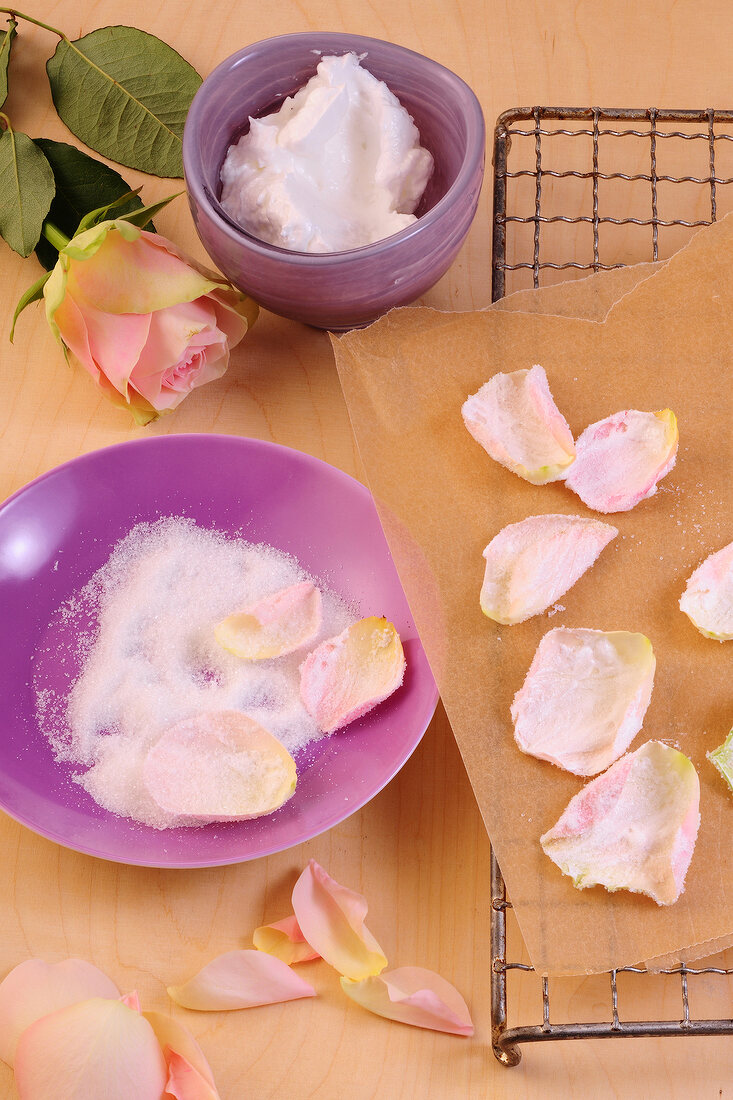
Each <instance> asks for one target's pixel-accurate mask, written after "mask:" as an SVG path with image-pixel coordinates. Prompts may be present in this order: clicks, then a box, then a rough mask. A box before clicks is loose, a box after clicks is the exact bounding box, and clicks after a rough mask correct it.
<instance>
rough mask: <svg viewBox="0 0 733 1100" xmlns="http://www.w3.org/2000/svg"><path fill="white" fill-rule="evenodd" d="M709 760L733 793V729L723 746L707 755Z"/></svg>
mask: <svg viewBox="0 0 733 1100" xmlns="http://www.w3.org/2000/svg"><path fill="white" fill-rule="evenodd" d="M707 757H708V760H709V761H710V763H711V764H713V765H714V766H715V767H716V768H717V769H718V771H719V772H720V774H721V775H722V776H723V779H724V780H725V781H726V783H727V784H728V786H729V787H730V789H731V790H732V791H733V729H732V730H731V731H730V733H729V734H728V736H727V737H726V739H725V741H724V742H723V744H722V745H720V746H719V747H718V748H717V749H713V751H712V752H709V753H708V754H707Z"/></svg>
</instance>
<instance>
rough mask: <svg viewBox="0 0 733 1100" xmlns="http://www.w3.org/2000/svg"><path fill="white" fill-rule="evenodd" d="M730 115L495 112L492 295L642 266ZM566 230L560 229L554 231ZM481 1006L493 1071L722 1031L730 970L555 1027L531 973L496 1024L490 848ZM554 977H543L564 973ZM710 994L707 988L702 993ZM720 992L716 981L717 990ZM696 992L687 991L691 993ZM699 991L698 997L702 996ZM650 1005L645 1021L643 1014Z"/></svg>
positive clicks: (717, 179)
mask: <svg viewBox="0 0 733 1100" xmlns="http://www.w3.org/2000/svg"><path fill="white" fill-rule="evenodd" d="M730 184H733V111H720V110H715V109H713V108H709V109H706V110H703V111H687V110H684V111H683V110H680V111H674V110H662V109H657V108H650V109H648V110H631V109H604V108H600V107H570V108H557V107H533V108H519V109H516V110H512V111H507V112H506V113H504V114H503V115H501V116H500V118H499V119H498V122H497V125H496V130H495V135H494V225H493V267H492V300H493V301H496V300H497V299H499V298H502V297H504V295H505V294H507V293H510V292H512V291H514V290H519V289H523V288H525V287H528V286H534V287H539V286H542V285H547V284H549V283H552V282H559V281H561V280H564V279H567V278H573V277H575V278H579V277H583V276H586V275H588V274H591V273H592V272H595V271H607V270H610V269H612V268H618V267H625V266H627V265H628V264H630V263H636V262H642V261H650V260H651V261H656V260H660V259H664V258H666V257H667V256H669V255H671V254H672V253H673V252H675V251H676V250H677V249H678V248H679V247H680V246H681V245H682V244H684V243H685V240H686V239H687V238H688V237H689V235H690V234H691V233H692V232H693V231H694V230H695V229H696V228H698V227H700V226H704V225H710V224H711V222H714V221H716V220H717V218H719V217H721V216H722V215H723V214H725V213H728V212H729V211H730V210H733V187H730V186H729V185H730ZM570 226H572V227H574V228H573V229H572V230H571V231H568V227H570ZM491 899H492V901H491V905H492V912H491V959H492V973H491V1002H492V1006H491V1007H492V1029H493V1035H492V1043H493V1049H494V1054H495V1055H496V1057H497V1059H498V1060H499V1061H500V1062H501V1063H502V1064H503V1065H505V1066H515V1065H517V1064H518V1063H519V1061H520V1059H521V1051H520V1047H519V1044H521V1043H536V1042H545V1041H548V1040H558V1039H585V1038H596V1039H610V1038H625V1037H637V1038H638V1037H654V1036H668V1035H674V1036H683V1035H688V1036H689V1035H728V1034H730V1035H733V1019H708V1018H704V1015H703V1014H702V1013H700V1014H694V1013H692V1012H691V1008H690V999H691V981H692V982H694V981H698V982H699V981H701V980H703V981H707V979H706V976H708V977H709V979H710V980H712V979H713V978H715V979H717V980H718V981H722V979H724V978H726V977H730V976H732V975H733V969H730V968H728V967H726V966H725V965H723V964H722V960H721V964H720V965H705V966H698V967H691V966H685V965H680V966H677V967H673V968H671V969H666V970H662V971H659V972H656V971H655V972H654V973H655V974H657V973H659V974H661V975H663V976H664V980H665V981H674V982H679V997H680V999H679V1001H678V1002H677V1007H676V1008H675V1009H674V1011H673V1016H674V1018H672V1019H652V1018H649V1019H642V1020H632V1021H626V1020H624V1019H621V1018H620V1015H619V976H625V975H645V976H646V977H645V979H644V980H645V981H646V982H647V983H650V982H651V981H652V980H653V979H652V976H651V973H650V972H649V971H647V970H646V968H645V967H643V966H633V967H621V968H619V969H618V970H613V971H611V972H610V973H609V974H608V975H606V976H604V977H603V978H602V979H601V978H599V980H603V981H604V982H606V981H607V983H608V986H607V997H608V1000H607V1002H606V1003H607V1005H608V1011H607V1012H605V1010H604V1012H603V1019H601V1020H589V1021H585V1022H580V1021H578V1022H556V1020H555V1019H554V1016H555V1014H554V1012H552V1011H551V1004H550V980H548V979H547V978H544V977H543V978H541V979H539V982H541V1004H542V1022H541V1023H538V1024H526V1025H513V1024H512V1026H509V1024H510V1021H509V1020H508V1009H507V1004H508V978H509V975H510V974H511V973H514V974H517V973H519V974H522V973H532V972H533V967H532V966H530V965H529V964H528V963H524V962H512V961H509V960H508V958H507V916H508V913H509V911H510V910H511V902H510V901H509V900H508V898H507V896H506V888H505V884H504V879H503V877H502V874H501V870H500V868H499V865H498V863H497V861H496V859H495V857H494V854H493V851H492V853H491ZM567 980H568V979H553V982H554V981H567ZM703 992H704V993H705V994H707V995H709V994H710V988H709V984H706V986H705V989H704V991H703ZM723 992H724V994H726V995H727V993H728V989H727V984H726V987H725V989H724V990H723ZM704 999H705V998H704V997H703V998H701V1001H702V1000H704ZM709 999H712V998H710V997H709ZM651 1014H652V1013H651V1012H650V1016H651Z"/></svg>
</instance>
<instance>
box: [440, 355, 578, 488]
mask: <svg viewBox="0 0 733 1100" xmlns="http://www.w3.org/2000/svg"><path fill="white" fill-rule="evenodd" d="M461 413H462V415H463V421H464V423H465V425H466V427H467V428H468V430H469V432H470V433H471V435H472V436H473V438H474V439H475V440H476V441H477V443H480V444H481V446H482V447H483V448H484V450H485V451H486V452H487V453H488V454H489V455H491V457H492V458H493V459H495V460H496V461H497V462H500V463H501V465H502V466H506V468H507V469H508V470H511V471H512V473H515V474H518V475H519V477H522V478H524V480H525V481H529V482H531V483H532V484H533V485H546V484H547V483H548V482H550V481H557V480H558V479H559V478H562V477H564V476H565V472H566V471H567V469H568V467H569V466H570V464H571V462H572V461H573V459H574V458H575V443H574V442H573V435H572V432H571V431H570V428H569V427H568V423H567V421H566V419H565V417H564V416H563V415H562V413H561V412H560V410H559V409H558V407H557V405H556V404H555V402H554V401H553V399H552V394H551V393H550V387H549V384H548V381H547V375H546V374H545V371H544V368H543V367H541V366H539V364H536V365H535V366H533V367H532V368H531V369H530V370H515V371H512V372H511V374H501V373H500V374H495V375H494V376H493V378H490V379H489V381H488V382H486V383H484V385H483V386H482V387H481V389H480V390H479V391H478V392H477V393H474V394H473V395H472V396H471V397H469V398H468V400H467V401H466V402H465V403H464V405H463V408H462V409H461Z"/></svg>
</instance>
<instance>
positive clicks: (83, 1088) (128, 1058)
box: [15, 998, 168, 1100]
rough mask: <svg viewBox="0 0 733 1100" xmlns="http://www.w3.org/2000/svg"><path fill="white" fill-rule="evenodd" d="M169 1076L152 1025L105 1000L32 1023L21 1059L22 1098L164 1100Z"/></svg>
mask: <svg viewBox="0 0 733 1100" xmlns="http://www.w3.org/2000/svg"><path fill="white" fill-rule="evenodd" d="M167 1077H168V1072H167V1069H166V1064H165V1059H164V1058H163V1053H162V1051H161V1049H160V1046H159V1044H158V1040H157V1039H156V1037H155V1033H154V1031H153V1029H152V1027H151V1026H150V1024H149V1023H148V1021H147V1020H146V1019H144V1017H143V1016H141V1015H140V1014H139V1013H138V1012H134V1011H133V1010H132V1009H130V1008H128V1007H127V1006H126V1005H124V1004H122V1002H121V1001H112V1000H102V999H100V998H94V999H92V1000H88V1001H81V1002H79V1003H78V1004H74V1005H69V1006H68V1007H67V1008H62V1009H60V1010H59V1011H58V1012H53V1013H51V1015H50V1016H43V1017H42V1018H41V1019H40V1020H37V1021H36V1022H35V1023H34V1024H31V1026H30V1027H29V1028H27V1029H26V1030H25V1031H24V1032H23V1034H22V1035H21V1037H20V1039H19V1041H18V1049H17V1051H16V1056H15V1082H16V1085H17V1088H18V1096H19V1097H20V1100H61V1098H63V1100H92V1098H100V1100H101V1098H102V1097H104V1100H131V1097H134V1098H135V1100H161V1097H162V1095H163V1091H164V1089H165V1085H166V1080H167Z"/></svg>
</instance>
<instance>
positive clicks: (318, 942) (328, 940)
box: [293, 859, 387, 981]
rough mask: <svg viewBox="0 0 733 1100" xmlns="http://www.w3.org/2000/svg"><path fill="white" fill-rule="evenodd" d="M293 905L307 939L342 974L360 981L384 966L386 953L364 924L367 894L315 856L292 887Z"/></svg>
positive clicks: (379, 970)
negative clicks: (333, 875)
mask: <svg viewBox="0 0 733 1100" xmlns="http://www.w3.org/2000/svg"><path fill="white" fill-rule="evenodd" d="M293 909H294V910H295V916H296V919H297V921H298V924H299V925H300V928H301V930H302V932H303V935H304V936H305V938H306V940H307V941H308V943H309V944H310V945H311V946H312V947H313V949H314V950H315V951H317V952H318V953H319V955H321V957H322V958H323V959H325V960H326V962H327V963H328V964H329V966H332V967H333V968H334V970H338V972H339V974H342V975H343V976H344V977H345V978H351V979H352V980H353V981H361V980H362V979H363V978H369V977H372V976H374V975H375V974H379V973H380V972H381V971H382V970H384V968H385V966H386V965H387V957H386V955H385V954H384V952H383V951H382V948H381V947H380V946H379V944H378V943H377V941H376V940H375V938H374V936H373V935H372V934H371V932H370V931H369V929H368V928H367V927H366V925H365V924H364V918H365V917H366V915H367V911H368V906H367V902H366V898H364V897H363V896H362V895H361V894H357V893H356V892H355V891H354V890H349V889H348V887H346V886H342V885H341V884H340V883H338V882H336V880H335V879H333V878H331V876H330V875H329V874H327V872H326V871H324V869H323V867H321V865H320V864H319V863H316V861H315V860H314V859H311V860H310V861H309V863H308V866H307V867H306V868H305V870H304V871H303V873H302V874H301V876H300V878H299V879H298V881H297V882H296V884H295V886H294V887H293Z"/></svg>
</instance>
